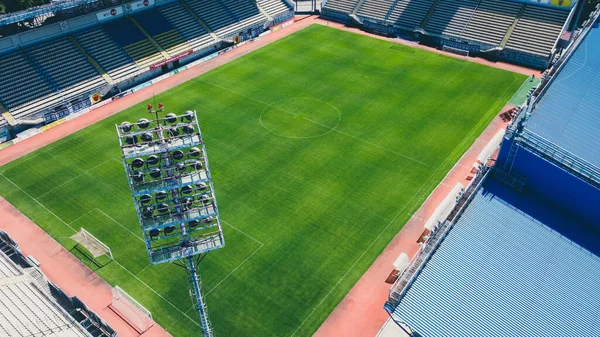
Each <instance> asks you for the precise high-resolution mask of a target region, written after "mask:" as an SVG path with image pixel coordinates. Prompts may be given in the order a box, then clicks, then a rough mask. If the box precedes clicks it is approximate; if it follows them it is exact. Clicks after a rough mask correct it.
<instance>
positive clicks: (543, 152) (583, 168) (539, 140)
mask: <svg viewBox="0 0 600 337" xmlns="http://www.w3.org/2000/svg"><path fill="white" fill-rule="evenodd" d="M515 141H517V142H519V145H520V146H521V147H524V148H527V149H529V150H530V151H531V152H532V153H534V154H536V155H538V156H540V157H541V158H543V159H545V160H547V161H549V162H551V163H553V164H555V165H556V166H558V167H561V168H566V169H567V170H568V171H570V172H571V173H573V174H574V175H575V176H577V177H579V178H581V179H583V180H584V181H586V182H588V183H590V184H592V185H594V186H596V187H598V188H600V168H599V167H597V166H595V165H593V164H591V163H589V162H588V161H586V160H584V159H581V158H580V157H578V156H577V155H575V154H573V153H571V152H569V151H567V150H565V149H563V148H561V147H559V146H557V145H556V144H554V143H552V142H551V141H549V140H547V139H545V138H543V137H541V136H539V135H537V134H536V133H534V132H532V131H530V130H527V129H525V130H524V131H523V132H522V133H521V134H519V135H518V136H517V137H516V139H515Z"/></svg>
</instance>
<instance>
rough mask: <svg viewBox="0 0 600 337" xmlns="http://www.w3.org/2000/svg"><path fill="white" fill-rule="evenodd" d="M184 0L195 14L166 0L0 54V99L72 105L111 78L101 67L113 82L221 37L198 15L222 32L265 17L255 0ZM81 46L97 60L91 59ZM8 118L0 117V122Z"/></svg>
mask: <svg viewBox="0 0 600 337" xmlns="http://www.w3.org/2000/svg"><path fill="white" fill-rule="evenodd" d="M186 3H187V5H188V7H189V8H190V9H191V10H192V11H193V13H194V14H192V13H190V11H188V9H187V8H186V7H185V6H184V5H183V4H182V3H180V2H171V3H169V4H166V5H164V6H158V7H156V8H154V9H150V10H146V11H144V12H141V13H137V14H135V15H134V16H133V17H126V18H121V19H117V20H112V21H108V22H106V23H103V24H102V25H98V26H95V27H92V28H88V29H85V30H83V31H80V32H75V33H73V34H72V36H70V37H69V36H62V37H59V38H55V39H52V40H49V41H46V42H43V43H39V44H35V45H32V46H28V47H26V48H25V49H18V50H13V51H10V52H5V53H2V54H0V64H1V65H2V71H0V103H2V104H3V105H4V106H5V107H6V108H7V109H8V110H9V111H10V112H11V114H12V115H13V116H14V117H15V118H17V119H19V118H23V117H27V116H30V115H36V114H38V113H39V112H41V111H43V110H45V109H48V108H54V107H57V106H63V107H64V104H66V103H69V102H71V103H72V104H75V103H73V102H75V100H79V99H81V97H82V96H84V95H86V94H89V93H92V92H94V91H99V90H100V89H102V88H104V87H105V86H106V85H108V83H107V82H106V81H107V80H105V79H104V78H103V77H102V75H100V73H101V72H102V73H103V71H104V72H106V75H108V76H109V77H110V78H111V79H112V80H113V81H115V82H116V83H118V82H120V81H123V80H126V79H128V78H130V77H132V76H135V75H136V74H138V73H139V72H140V71H144V70H145V69H146V68H147V67H149V66H151V65H153V64H156V63H158V62H161V61H163V60H165V59H166V57H167V54H168V55H169V56H176V55H180V54H181V53H183V52H187V51H190V50H192V49H204V48H206V47H210V46H211V45H213V44H215V43H216V42H218V39H216V38H213V35H211V34H210V33H209V31H207V30H206V29H205V27H204V26H203V25H202V24H201V23H200V22H199V21H198V20H197V19H196V17H198V18H200V19H201V20H202V22H203V23H205V24H207V26H208V27H209V28H210V29H211V30H212V31H213V32H215V33H216V34H217V35H219V36H221V37H227V36H229V35H232V34H238V33H239V32H241V31H243V30H246V29H248V28H250V27H252V26H255V25H260V24H262V23H266V22H267V17H266V16H265V15H264V14H263V12H261V11H260V10H259V8H258V7H257V6H258V5H257V4H256V3H255V2H253V0H241V1H238V0H186ZM261 3H262V4H264V6H265V11H267V12H268V13H269V15H273V16H276V15H278V14H280V13H284V12H286V11H289V10H290V8H289V7H288V6H287V5H286V4H284V3H283V2H282V1H281V0H261ZM194 15H195V16H196V17H194ZM138 27H139V28H138ZM124 32H126V33H124ZM146 34H148V35H150V36H151V37H152V39H153V40H154V41H156V43H157V44H158V46H160V48H162V50H164V52H161V50H159V49H158V48H157V46H156V44H154V43H153V41H151V40H150V39H148V37H147V35H146ZM80 48H81V49H83V50H84V51H85V53H87V55H89V57H91V58H93V59H94V61H95V62H92V63H94V65H92V63H90V61H89V60H88V58H87V56H86V55H85V53H82V52H81V50H80ZM165 53H166V54H165ZM96 63H97V65H98V66H99V68H97V69H96V68H94V66H96V65H95V64H96ZM96 67H97V66H96ZM100 68H102V69H100ZM5 124H6V121H5V120H4V119H2V118H0V126H3V125H5Z"/></svg>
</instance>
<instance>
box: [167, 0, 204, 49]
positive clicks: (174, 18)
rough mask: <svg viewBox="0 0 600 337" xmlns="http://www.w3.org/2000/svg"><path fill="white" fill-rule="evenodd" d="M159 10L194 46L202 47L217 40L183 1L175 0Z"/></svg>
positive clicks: (195, 47) (196, 47)
mask: <svg viewBox="0 0 600 337" xmlns="http://www.w3.org/2000/svg"><path fill="white" fill-rule="evenodd" d="M158 10H159V11H160V12H161V13H162V14H163V16H164V17H165V18H166V19H167V20H168V21H169V22H170V23H171V25H172V26H173V27H175V28H176V29H177V30H178V31H179V32H180V33H181V34H182V35H183V36H184V37H185V38H186V39H187V41H188V43H189V44H190V45H191V46H192V48H194V49H202V48H205V47H207V46H209V45H211V44H214V43H215V42H216V40H215V39H214V38H213V37H212V36H210V34H209V33H208V31H206V29H204V27H202V25H201V24H200V23H199V22H198V21H197V20H196V19H195V18H194V17H193V16H192V15H191V14H190V13H189V12H188V11H187V10H186V9H185V7H183V6H182V5H181V3H179V2H173V3H171V4H169V5H167V6H163V7H159V9H158Z"/></svg>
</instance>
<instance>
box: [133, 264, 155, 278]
mask: <svg viewBox="0 0 600 337" xmlns="http://www.w3.org/2000/svg"><path fill="white" fill-rule="evenodd" d="M151 266H152V263H150V264H148V265H147V266H145V267H144V269H142V270H140V271H138V272H137V273H136V274H135V275H136V276H137V275H139V274H141V273H142V272H143V271H144V270H146V269H148V267H151Z"/></svg>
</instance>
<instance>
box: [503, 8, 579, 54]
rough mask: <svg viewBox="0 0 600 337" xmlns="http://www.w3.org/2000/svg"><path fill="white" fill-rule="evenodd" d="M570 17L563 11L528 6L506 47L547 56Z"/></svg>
mask: <svg viewBox="0 0 600 337" xmlns="http://www.w3.org/2000/svg"><path fill="white" fill-rule="evenodd" d="M568 15H569V12H568V11H565V10H563V9H556V8H544V7H536V6H531V5H528V6H526V7H525V10H524V11H523V14H522V15H521V17H520V18H519V23H518V24H517V26H516V27H515V29H514V31H513V32H512V34H511V36H510V39H509V40H508V43H507V45H506V46H507V47H508V48H511V49H516V50H522V51H526V52H531V53H536V54H540V55H547V54H549V53H550V52H551V51H552V49H553V48H554V45H555V44H556V42H557V40H558V38H559V35H560V33H561V31H562V28H563V25H564V24H565V21H566V19H567V16H568Z"/></svg>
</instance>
